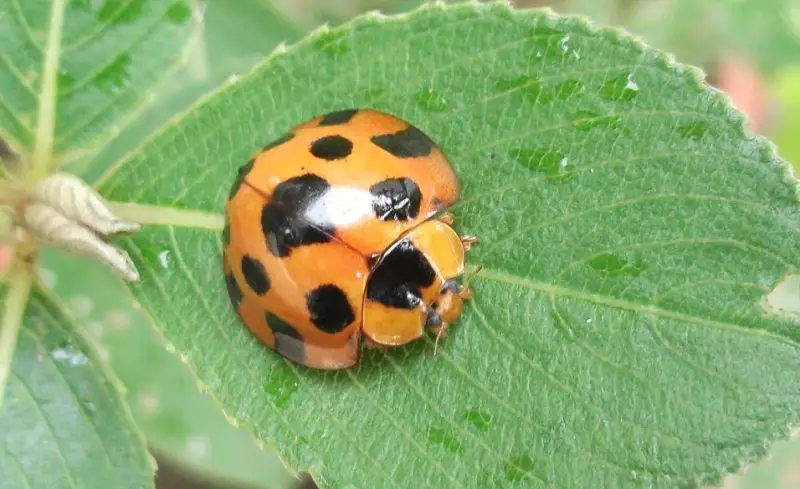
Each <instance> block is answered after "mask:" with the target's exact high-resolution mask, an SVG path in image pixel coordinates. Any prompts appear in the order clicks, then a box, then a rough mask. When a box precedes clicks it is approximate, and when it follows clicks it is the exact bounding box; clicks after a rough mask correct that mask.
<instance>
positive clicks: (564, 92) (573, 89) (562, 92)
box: [556, 80, 585, 100]
mask: <svg viewBox="0 0 800 489" xmlns="http://www.w3.org/2000/svg"><path fill="white" fill-rule="evenodd" d="M584 89H585V87H584V85H583V83H581V82H579V81H578V80H567V81H565V82H562V83H560V84H559V85H558V87H556V97H558V98H560V99H562V100H566V99H568V98H570V97H572V96H574V95H576V94H578V93H581V92H582V91H583V90H584Z"/></svg>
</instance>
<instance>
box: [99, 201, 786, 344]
mask: <svg viewBox="0 0 800 489" xmlns="http://www.w3.org/2000/svg"><path fill="white" fill-rule="evenodd" d="M659 197H661V198H663V197H664V196H659ZM668 197H675V198H690V197H693V196H688V195H680V194H674V195H672V194H670V195H668ZM694 197H696V198H702V199H710V200H724V201H736V202H739V203H741V204H746V205H756V203H753V202H749V201H746V200H737V199H728V198H725V197H720V196H694ZM635 200H642V199H635ZM614 205H619V203H615V204H614ZM758 205H759V206H761V205H760V204H758ZM111 206H112V208H113V209H114V211H115V212H117V213H118V215H119V216H120V217H122V218H127V219H131V220H134V221H137V222H139V223H141V224H144V225H148V226H164V227H168V228H170V229H172V228H176V227H177V228H188V229H197V230H202V231H211V232H217V233H219V232H222V230H223V227H224V223H225V217H224V216H223V215H222V214H220V213H216V212H205V211H198V210H188V209H179V208H174V207H166V206H159V205H143V204H137V203H132V202H127V203H123V202H112V203H111ZM595 210H597V209H590V210H588V211H584V212H590V211H595ZM528 231H529V230H528ZM744 245H746V243H745V244H744ZM759 250H760V248H759ZM761 251H763V250H761ZM773 258H775V259H776V260H779V261H780V262H781V263H784V264H785V265H787V266H793V265H792V264H790V263H789V262H786V261H785V259H784V258H783V257H780V256H777V255H775V256H774V257H773ZM472 268H475V266H473V267H472ZM787 271H788V270H787ZM478 276H479V277H482V278H484V279H488V280H492V281H494V282H498V283H504V284H507V285H514V286H517V287H523V288H526V289H529V290H533V291H536V292H541V293H544V294H550V295H554V296H559V297H565V298H570V299H577V300H581V301H584V302H589V303H592V304H597V305H600V306H606V307H610V308H614V309H620V310H625V311H629V312H638V313H644V314H650V315H653V316H656V317H661V318H664V319H671V320H675V321H685V322H688V323H692V324H694V325H697V326H704V327H709V328H714V329H717V330H721V331H736V332H739V333H743V334H749V335H756V336H762V337H769V338H772V339H777V340H779V341H780V342H781V343H783V344H786V345H791V346H793V347H795V348H798V349H800V344H798V343H797V342H795V341H794V340H791V339H789V338H786V337H784V336H781V335H778V334H775V333H773V332H770V331H767V330H763V329H757V328H747V327H744V326H740V325H738V324H734V323H729V322H725V321H717V320H713V319H707V318H703V317H698V316H693V315H691V314H684V313H681V312H677V311H671V310H669V309H664V308H661V307H657V306H655V305H653V304H638V303H635V302H631V301H626V300H623V299H617V298H614V297H609V296H606V295H603V294H596V293H591V292H584V291H580V290H577V289H572V288H567V287H562V286H559V285H556V284H554V283H548V282H540V281H536V280H531V279H528V278H525V277H519V276H516V275H512V274H509V273H507V272H504V271H502V270H493V269H489V268H486V267H481V270H480V272H479V273H478Z"/></svg>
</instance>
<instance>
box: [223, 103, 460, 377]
mask: <svg viewBox="0 0 800 489" xmlns="http://www.w3.org/2000/svg"><path fill="white" fill-rule="evenodd" d="M459 194H460V186H459V182H458V179H457V177H456V175H455V173H454V172H453V169H452V168H451V166H450V162H449V161H448V160H447V158H446V157H445V155H444V153H443V152H442V151H441V149H440V148H439V147H438V146H437V145H436V144H435V143H434V142H433V141H432V140H431V139H430V138H429V137H428V136H426V135H425V134H424V133H423V132H422V131H420V130H419V129H417V128H416V127H414V126H412V125H410V124H408V123H407V122H405V121H403V120H401V119H398V118H397V117H395V116H392V115H390V114H386V113H382V112H377V111H374V110H365V109H352V110H341V111H337V112H331V113H329V114H326V115H323V116H319V117H316V118H314V119H312V120H310V121H308V122H305V123H303V124H300V125H298V126H296V127H295V128H293V129H292V130H291V131H290V133H289V134H287V135H286V136H284V137H282V138H280V139H279V140H277V141H275V142H273V143H272V144H270V145H268V146H267V147H265V148H263V149H262V150H261V151H260V152H259V153H258V154H257V155H256V156H255V157H254V158H253V159H251V160H250V161H248V162H247V163H246V164H245V165H243V166H242V167H241V168H239V174H238V176H237V178H236V180H235V182H234V183H233V186H232V188H231V191H230V194H229V196H228V200H227V203H226V224H225V230H224V232H223V235H224V241H225V247H224V250H223V271H224V274H225V282H226V285H227V290H228V294H229V296H230V300H231V304H232V305H233V308H234V309H235V310H236V312H237V313H238V315H239V317H240V318H241V319H242V321H243V322H244V324H245V325H246V326H247V327H248V328H249V329H250V331H251V332H252V333H253V334H254V335H255V336H256V337H258V338H259V339H260V340H261V341H262V342H264V343H265V344H266V345H268V346H269V347H270V348H271V349H273V350H274V351H276V352H277V353H279V354H280V355H283V356H284V357H286V358H288V359H290V360H292V361H294V362H297V363H299V364H301V365H305V366H308V367H311V368H316V369H326V370H333V369H342V368H348V367H351V366H353V365H354V364H356V362H357V361H358V358H359V352H360V346H361V344H362V340H363V342H364V343H365V344H367V345H368V346H369V345H382V346H400V345H404V344H406V343H408V342H410V341H412V340H415V339H417V338H420V337H421V336H422V335H423V334H424V333H425V331H426V328H429V329H432V330H433V331H434V332H437V333H438V334H439V336H440V335H441V334H442V333H443V332H444V330H445V328H446V327H447V326H448V325H450V324H452V323H453V322H455V321H456V320H457V319H458V317H459V315H460V314H461V310H462V300H463V299H467V298H469V297H470V291H469V289H468V288H467V287H466V286H464V285H462V284H461V283H460V282H459V279H460V278H461V277H462V275H463V274H464V254H465V251H466V250H467V249H469V245H470V244H471V243H472V242H474V241H475V240H476V238H475V237H472V236H464V237H461V236H459V235H458V234H456V232H455V231H454V230H453V228H452V227H451V224H452V222H453V217H452V215H451V214H448V213H446V212H445V211H446V209H447V208H448V207H450V206H451V205H452V204H453V203H454V202H456V200H457V199H458V197H459ZM437 345H438V336H437Z"/></svg>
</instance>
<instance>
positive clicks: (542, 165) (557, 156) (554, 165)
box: [510, 148, 570, 182]
mask: <svg viewBox="0 0 800 489" xmlns="http://www.w3.org/2000/svg"><path fill="white" fill-rule="evenodd" d="M510 156H511V157H512V158H514V159H515V160H516V161H517V162H518V163H520V164H521V165H522V166H524V167H525V168H528V169H529V170H533V171H536V172H539V173H542V174H543V175H546V176H547V177H549V178H551V179H554V180H557V181H560V182H561V181H565V180H567V179H569V178H570V174H569V172H568V171H567V166H568V164H569V158H568V157H567V155H565V154H564V153H562V152H560V151H557V150H554V149H550V148H520V149H515V150H512V151H511V153H510Z"/></svg>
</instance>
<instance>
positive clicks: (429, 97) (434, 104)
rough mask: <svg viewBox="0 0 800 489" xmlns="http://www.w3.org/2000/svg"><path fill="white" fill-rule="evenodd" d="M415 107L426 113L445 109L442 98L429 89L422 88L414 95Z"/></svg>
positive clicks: (445, 105) (445, 104)
mask: <svg viewBox="0 0 800 489" xmlns="http://www.w3.org/2000/svg"><path fill="white" fill-rule="evenodd" d="M414 101H416V102H417V105H418V106H419V107H420V108H422V109H423V110H426V111H428V112H441V111H443V110H445V109H446V108H447V101H445V99H444V97H443V96H442V95H441V94H440V93H437V92H434V91H433V90H431V89H430V88H423V89H421V90H420V91H418V92H417V93H416V94H414Z"/></svg>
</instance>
